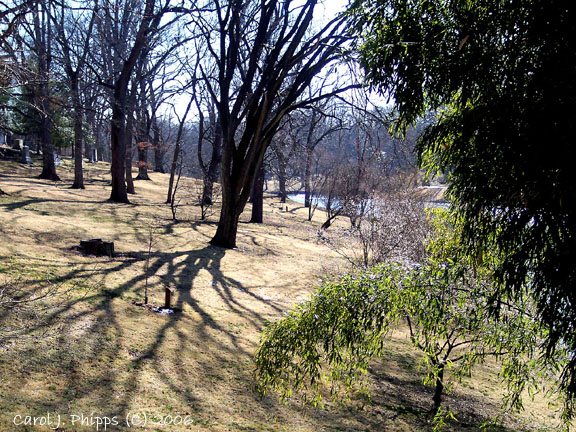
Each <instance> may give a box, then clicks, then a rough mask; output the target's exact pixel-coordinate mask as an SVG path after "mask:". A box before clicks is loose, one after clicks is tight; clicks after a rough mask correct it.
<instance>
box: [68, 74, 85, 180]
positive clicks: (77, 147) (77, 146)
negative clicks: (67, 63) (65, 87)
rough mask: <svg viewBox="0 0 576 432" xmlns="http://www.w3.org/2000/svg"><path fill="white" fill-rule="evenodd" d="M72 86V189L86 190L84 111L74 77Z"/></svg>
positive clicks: (76, 80) (76, 79)
mask: <svg viewBox="0 0 576 432" xmlns="http://www.w3.org/2000/svg"><path fill="white" fill-rule="evenodd" d="M71 85H72V101H73V104H74V183H73V184H72V189H84V170H83V168H82V156H83V150H84V149H83V147H84V145H83V141H84V140H83V137H82V129H83V118H82V116H83V109H82V104H81V102H80V95H79V92H78V78H77V77H73V78H72V80H71Z"/></svg>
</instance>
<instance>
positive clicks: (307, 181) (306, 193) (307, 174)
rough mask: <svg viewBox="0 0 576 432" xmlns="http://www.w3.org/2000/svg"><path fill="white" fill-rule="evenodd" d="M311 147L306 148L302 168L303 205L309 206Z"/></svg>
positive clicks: (310, 193)
mask: <svg viewBox="0 0 576 432" xmlns="http://www.w3.org/2000/svg"><path fill="white" fill-rule="evenodd" d="M311 171H312V149H310V148H307V149H306V167H305V169H304V207H308V208H310V204H311V203H310V200H311V198H312V187H311V182H312V179H311V177H312V173H311Z"/></svg>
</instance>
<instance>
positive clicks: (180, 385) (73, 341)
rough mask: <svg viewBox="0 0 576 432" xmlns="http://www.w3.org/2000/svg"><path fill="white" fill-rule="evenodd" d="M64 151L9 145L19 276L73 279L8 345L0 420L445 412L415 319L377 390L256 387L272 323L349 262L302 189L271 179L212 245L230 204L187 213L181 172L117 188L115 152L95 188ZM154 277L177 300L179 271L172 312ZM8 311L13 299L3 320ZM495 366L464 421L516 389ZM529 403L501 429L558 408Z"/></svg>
mask: <svg viewBox="0 0 576 432" xmlns="http://www.w3.org/2000/svg"><path fill="white" fill-rule="evenodd" d="M64 162H65V165H64V166H63V167H61V168H60V171H61V175H62V178H63V180H64V181H63V182H62V183H56V184H55V183H50V182H45V181H42V180H38V179H37V178H36V176H37V174H38V173H39V170H38V168H31V167H23V166H21V165H19V164H15V163H13V162H6V161H0V189H2V190H3V191H4V192H7V193H8V194H9V195H2V196H1V197H0V232H1V235H2V242H1V244H0V273H1V275H0V277H3V278H4V281H3V283H6V282H10V283H19V284H22V286H24V287H26V289H38V287H40V286H41V285H42V284H43V283H44V284H45V281H46V280H50V282H51V283H52V284H54V285H55V286H57V287H58V288H59V290H60V291H65V290H67V289H71V291H70V292H67V293H66V294H61V295H58V296H55V297H50V298H48V299H46V300H45V301H44V302H43V303H42V306H46V307H48V309H47V310H46V315H45V318H46V320H47V321H48V324H49V326H48V327H42V328H40V329H36V330H35V329H31V330H30V331H28V332H27V333H26V336H27V337H29V338H21V339H20V340H18V341H17V342H13V341H8V342H5V343H4V344H3V346H2V347H1V348H2V349H1V350H0V367H1V369H2V377H1V380H2V384H1V386H0V430H48V429H47V428H46V427H40V426H36V427H34V426H30V427H27V426H23V425H22V426H15V425H14V418H15V416H17V415H20V416H27V415H28V416H40V417H42V416H46V415H47V413H50V414H51V420H52V422H53V423H54V422H55V421H57V420H56V418H57V415H60V421H61V425H60V426H61V427H60V429H59V430H64V431H77V430H96V426H97V425H98V422H104V421H105V420H104V418H105V417H107V418H108V419H109V421H113V422H118V423H119V424H118V425H116V424H114V423H112V424H111V425H108V426H107V429H106V430H114V431H116V430H128V427H127V426H126V420H127V418H128V420H129V421H131V419H135V420H136V423H137V422H138V419H140V420H141V421H144V418H145V416H146V418H147V421H148V424H147V426H146V427H144V428H143V430H151V431H152V430H170V431H180V430H193V431H237V430H238V431H240V430H242V431H318V430H321V431H396V430H398V431H412V430H413V431H419V430H426V429H428V428H429V426H428V423H427V422H428V420H429V418H428V417H427V415H426V411H427V409H428V408H429V405H430V398H431V392H430V391H429V390H428V389H425V388H424V387H422V385H421V384H420V380H421V375H420V374H419V372H418V370H417V361H418V357H417V353H416V352H415V351H413V350H412V348H411V347H410V344H409V341H408V340H407V338H406V336H405V334H404V332H403V331H402V329H400V330H399V331H398V332H397V334H396V336H395V337H394V339H393V340H392V341H391V342H390V344H389V352H388V355H387V356H386V358H384V359H382V360H380V361H378V362H376V363H375V365H374V368H373V370H372V371H371V374H370V377H369V379H370V381H371V383H372V397H373V400H374V402H375V404H374V405H373V406H370V405H367V404H365V400H364V399H363V398H361V397H358V399H357V400H354V401H351V403H350V404H349V406H348V407H338V406H335V405H334V404H331V403H328V404H327V407H326V409H322V410H321V409H315V408H312V407H305V406H302V405H300V404H298V402H297V400H295V401H293V402H290V403H289V404H288V405H281V404H280V403H279V402H278V401H277V400H276V399H275V398H274V397H269V396H267V397H265V398H264V399H260V398H259V397H258V395H256V394H255V393H254V392H253V390H252V386H253V379H252V371H253V362H252V355H253V353H254V351H255V349H256V347H257V343H258V339H259V332H260V330H261V329H262V328H263V326H264V325H265V324H266V322H267V321H269V320H274V319H277V318H278V317H280V316H281V315H282V313H283V312H284V311H286V310H287V309H290V308H291V307H292V305H293V304H294V302H298V301H299V300H302V299H304V298H306V297H307V296H308V295H309V294H310V292H311V291H312V289H313V286H314V284H315V283H317V280H318V278H319V277H320V276H321V275H324V274H326V272H328V271H334V270H335V269H337V267H338V266H339V265H342V263H341V262H340V261H339V259H338V257H337V256H336V255H335V254H334V253H333V252H331V251H330V250H328V249H327V248H325V247H323V246H322V245H319V244H317V243H316V242H315V237H316V234H315V233H316V229H317V228H318V226H319V223H316V222H315V223H309V222H307V221H306V211H305V210H304V209H302V208H301V207H300V205H298V204H296V203H289V204H288V208H289V211H288V212H286V211H285V209H283V208H282V207H284V206H281V205H280V204H279V203H278V202H277V200H275V199H274V198H273V197H272V196H271V195H269V196H268V197H267V200H266V203H265V215H264V218H265V221H266V223H265V224H264V225H253V224H248V223H246V219H245V220H244V222H243V223H241V225H240V232H239V236H238V245H239V247H238V249H237V250H223V249H219V248H214V247H211V246H209V245H208V241H209V239H210V238H211V235H212V234H213V232H214V230H215V220H216V219H215V215H213V216H212V217H211V218H210V219H209V220H208V221H207V222H200V221H198V215H199V210H198V208H196V207H195V206H193V205H183V206H181V207H180V208H179V211H178V215H179V217H181V218H182V219H183V221H181V222H174V221H172V220H171V213H170V210H169V208H168V207H167V206H166V205H165V204H163V201H164V194H165V191H166V186H167V181H168V176H167V175H163V174H157V173H152V174H151V177H152V181H151V182H148V181H139V182H136V188H137V192H138V194H137V195H135V196H132V197H131V201H132V202H133V204H132V205H125V204H112V203H108V202H106V199H107V198H108V196H109V187H108V177H109V176H108V172H109V166H108V165H106V164H102V163H98V164H91V165H87V167H86V177H87V180H86V185H87V189H86V190H71V189H69V188H68V187H69V185H70V184H71V178H72V172H71V167H70V165H69V164H70V161H67V160H66V161H64ZM188 183H189V186H188V187H189V189H188V190H190V188H192V186H191V184H192V183H193V182H192V181H188ZM150 236H151V237H152V248H151V258H150V265H149V271H148V278H147V277H146V272H145V268H146V259H147V256H148V248H149V242H150ZM84 238H102V239H105V240H113V241H114V242H115V247H116V251H117V252H118V253H117V256H115V257H114V258H103V257H93V256H85V255H83V254H82V253H80V252H79V251H77V250H76V249H74V246H76V245H78V244H79V242H80V240H81V239H84ZM146 281H147V283H148V287H149V291H150V302H152V303H156V304H161V303H162V301H163V296H164V288H165V287H170V288H171V289H172V290H173V291H174V304H175V305H176V306H178V307H179V308H181V309H182V312H181V313H177V314H175V315H171V316H168V315H161V314H156V313H152V312H150V311H149V310H147V309H145V308H143V307H139V306H137V305H134V302H136V301H140V302H141V301H142V300H143V296H144V287H145V285H146ZM39 312H42V311H41V310H39ZM2 314H4V311H2ZM8 318H9V317H8V315H3V318H2V320H1V321H0V323H1V324H0V331H5V330H6V328H7V325H8V324H9V321H8ZM45 330H48V331H47V333H45V334H44V331H45ZM490 372H493V367H490V366H486V367H484V368H481V369H480V370H479V371H478V374H477V375H475V377H474V378H473V379H471V380H469V382H466V383H463V384H462V385H458V386H455V388H454V391H453V393H452V395H451V396H449V397H448V398H447V401H448V403H449V404H451V406H452V407H453V408H454V409H455V411H456V412H457V414H458V417H459V419H460V423H458V424H454V425H453V426H452V429H453V430H470V427H472V428H473V429H474V428H476V426H477V425H478V424H479V423H480V422H482V421H483V420H486V419H487V418H488V416H491V415H495V414H496V413H497V410H498V403H499V402H498V397H499V394H500V389H499V387H498V385H497V384H496V383H495V382H494V380H493V379H492V378H490ZM528 409H529V410H530V411H531V412H530V413H524V414H522V415H514V416H506V417H505V418H503V423H504V424H505V427H504V426H503V427H502V428H498V430H544V429H546V425H548V424H550V423H552V422H555V417H554V415H553V413H552V412H551V410H548V409H546V407H545V405H544V404H543V403H542V401H536V402H530V403H529V404H528ZM136 414H138V415H139V417H138V415H136ZM82 415H83V416H84V418H82V417H81V416H82ZM74 416H77V417H74ZM153 416H156V417H153ZM166 416H172V417H166ZM177 416H181V417H177ZM98 419H100V420H98ZM82 420H84V425H82V424H81V422H82ZM17 421H19V422H24V420H23V417H22V418H21V417H18V418H17ZM38 421H40V420H38ZM73 421H74V424H72V423H73ZM155 421H160V422H159V424H154V422H155ZM174 423H187V425H184V424H180V425H177V424H176V425H175V424H174ZM99 430H104V425H103V424H102V423H100V424H99Z"/></svg>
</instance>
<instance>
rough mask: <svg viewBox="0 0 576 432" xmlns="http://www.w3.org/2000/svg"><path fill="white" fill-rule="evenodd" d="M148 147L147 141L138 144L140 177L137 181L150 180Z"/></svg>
mask: <svg viewBox="0 0 576 432" xmlns="http://www.w3.org/2000/svg"><path fill="white" fill-rule="evenodd" d="M148 147H149V144H148V142H146V141H140V142H139V143H138V176H137V177H136V180H150V176H149V175H148Z"/></svg>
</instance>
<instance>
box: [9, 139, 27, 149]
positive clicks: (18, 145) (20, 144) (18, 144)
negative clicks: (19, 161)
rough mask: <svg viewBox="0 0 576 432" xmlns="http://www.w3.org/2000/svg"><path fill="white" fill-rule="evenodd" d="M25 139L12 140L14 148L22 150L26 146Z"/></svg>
mask: <svg viewBox="0 0 576 432" xmlns="http://www.w3.org/2000/svg"><path fill="white" fill-rule="evenodd" d="M24 147H25V146H24V140H23V139H19V138H18V139H14V140H12V148H13V149H14V150H22V149H23V148H24Z"/></svg>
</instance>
